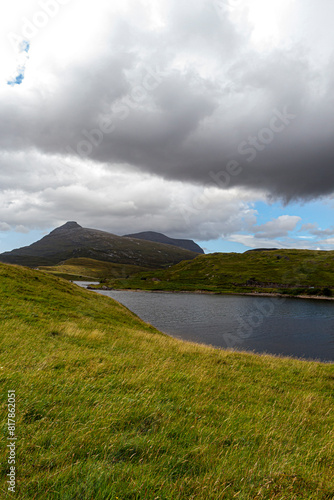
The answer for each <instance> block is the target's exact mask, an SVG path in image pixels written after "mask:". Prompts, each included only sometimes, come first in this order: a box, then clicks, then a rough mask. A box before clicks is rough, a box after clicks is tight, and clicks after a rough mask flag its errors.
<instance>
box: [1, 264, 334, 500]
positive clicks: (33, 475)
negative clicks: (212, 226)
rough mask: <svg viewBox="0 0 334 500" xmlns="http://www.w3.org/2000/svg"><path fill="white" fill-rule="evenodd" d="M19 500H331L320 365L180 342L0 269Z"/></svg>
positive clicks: (37, 279)
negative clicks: (14, 402)
mask: <svg viewBox="0 0 334 500" xmlns="http://www.w3.org/2000/svg"><path fill="white" fill-rule="evenodd" d="M0 293H1V303H0V314H1V324H0V334H1V344H0V349H1V368H0V383H1V422H2V427H1V434H0V436H1V452H2V457H1V469H0V471H1V485H0V491H1V498H6V490H5V480H6V473H7V472H8V469H7V464H6V456H7V455H6V452H5V449H6V448H5V447H6V444H7V435H8V432H7V427H6V415H7V407H6V399H7V390H9V389H15V390H16V397H17V410H16V411H17V417H16V419H17V421H16V424H17V433H16V434H17V436H18V441H17V451H18V457H17V466H18V493H16V497H17V498H20V500H21V499H22V500H24V499H31V498H35V499H46V498H47V499H48V500H49V499H61V500H70V499H73V500H74V499H77V498H80V499H83V500H85V499H87V500H88V499H94V500H95V499H96V500H100V499H101V500H102V499H103V500H108V499H117V498H118V499H119V500H130V499H145V500H153V499H159V500H163V499H171V500H172V499H173V500H175V499H176V500H177V499H184V500H189V499H205V500H210V499H211V500H219V499H223V498H224V499H225V498H226V499H232V498H238V499H258V500H259V499H272V500H273V499H276V500H282V499H303V500H308V499H317V500H319V499H322V500H325V499H328V500H329V499H332V498H333V496H334V479H333V477H334V467H333V463H334V460H333V459H334V456H333V455H334V453H333V451H334V450H333V446H334V439H333V438H334V436H333V429H334V425H333V424H334V416H333V384H334V369H333V366H332V365H325V364H321V363H315V362H305V361H298V360H292V359H291V360H289V359H279V358H274V357H270V356H257V355H252V354H243V353H233V352H227V351H219V350H217V349H213V348H210V347H204V346H199V345H195V344H191V343H183V342H181V341H177V340H174V339H171V338H169V337H167V336H166V335H163V334H161V333H159V332H158V331H156V330H155V329H153V328H152V327H150V326H148V325H147V324H145V323H143V322H142V321H140V320H139V319H138V318H137V317H135V316H134V315H133V314H131V313H130V312H129V311H128V310H126V309H125V308H124V307H123V306H121V305H119V304H117V303H116V302H114V301H112V300H111V299H109V298H107V297H103V296H99V295H97V294H94V293H92V292H88V291H86V290H83V289H79V288H78V287H76V286H75V285H72V284H70V283H67V282H65V281H63V280H61V279H58V278H55V277H53V276H49V275H47V274H44V273H41V272H37V271H32V270H28V269H23V268H18V267H15V266H5V265H0Z"/></svg>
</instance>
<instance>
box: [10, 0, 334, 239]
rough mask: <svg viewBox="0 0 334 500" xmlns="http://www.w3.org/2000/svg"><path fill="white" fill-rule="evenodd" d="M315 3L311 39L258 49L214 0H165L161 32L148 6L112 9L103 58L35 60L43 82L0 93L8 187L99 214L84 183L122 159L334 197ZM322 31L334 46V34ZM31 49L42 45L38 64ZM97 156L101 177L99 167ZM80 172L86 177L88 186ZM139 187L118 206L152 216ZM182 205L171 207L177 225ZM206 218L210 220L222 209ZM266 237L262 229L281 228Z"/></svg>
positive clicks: (328, 64) (136, 167) (130, 168)
mask: <svg viewBox="0 0 334 500" xmlns="http://www.w3.org/2000/svg"><path fill="white" fill-rule="evenodd" d="M297 3H298V6H299V7H300V8H302V4H301V2H297ZM307 5H308V7H307V8H308V11H307V12H308V20H309V22H310V23H311V27H312V29H311V28H310V32H311V33H312V37H311V39H312V43H313V45H312V46H308V45H307V43H304V42H305V37H306V38H307V31H306V33H305V37H304V39H303V37H302V38H301V39H300V40H301V41H298V42H296V43H295V42H294V41H293V40H292V41H291V40H290V41H289V40H288V41H286V43H285V40H284V43H283V42H282V44H280V45H279V46H278V47H276V48H271V47H268V49H266V48H263V50H262V51H259V50H255V48H254V47H253V46H252V44H251V42H250V39H251V35H252V33H251V30H250V29H249V27H248V28H247V23H246V22H241V23H239V24H238V23H236V22H234V18H233V16H232V15H231V13H229V10H228V9H221V10H220V12H219V15H218V14H217V9H216V10H215V9H214V8H212V4H211V3H210V2H208V1H206V2H204V1H203V2H198V3H196V4H194V3H193V2H181V3H180V2H178V3H176V2H174V1H170V2H166V3H164V2H163V3H162V4H161V9H162V10H161V12H162V14H161V19H160V21H159V22H157V27H153V28H148V25H149V20H148V18H149V16H148V13H147V12H145V9H143V8H141V9H139V10H136V9H135V8H134V10H133V12H132V15H128V13H127V14H124V15H121V14H118V16H117V17H116V18H115V19H112V16H109V17H107V20H106V25H108V23H109V27H107V28H106V27H105V26H104V27H103V29H104V35H103V37H102V38H100V39H99V45H98V46H97V47H96V50H94V51H93V52H94V54H93V55H92V53H91V50H90V49H91V48H89V50H88V47H86V48H85V47H83V49H82V50H83V52H84V51H85V50H86V49H87V57H86V58H85V57H82V56H81V57H78V59H77V60H74V59H73V58H72V59H70V60H67V59H66V58H65V59H64V61H63V60H62V59H61V58H54V59H52V58H51V59H50V61H48V62H47V64H46V67H43V68H42V67H41V66H40V67H39V68H40V70H41V71H42V72H43V71H44V72H45V75H46V76H45V78H44V79H43V78H42V76H43V75H44V73H43V74H42V73H41V75H38V77H35V83H34V85H33V86H32V87H29V81H31V80H29V78H31V76H30V77H29V74H28V73H29V72H28V73H27V75H28V76H27V78H26V79H25V81H24V84H27V87H26V90H25V86H24V85H21V86H20V89H18V88H15V89H14V88H13V89H12V88H8V89H7V90H6V92H5V93H2V94H1V95H0V113H1V116H2V120H1V123H0V148H1V151H2V154H1V157H0V167H1V171H0V180H1V181H2V186H3V189H4V190H6V189H7V190H11V192H12V193H15V190H16V191H17V192H25V193H28V195H29V196H33V193H34V196H35V199H37V198H38V200H39V203H44V204H45V203H55V206H56V201H55V200H56V199H57V200H58V202H57V204H58V207H62V208H61V210H63V212H64V215H65V213H67V211H69V210H70V209H71V207H72V206H73V205H74V204H75V203H76V204H77V206H78V207H79V206H80V207H81V206H82V204H83V203H84V200H86V203H87V200H88V199H89V204H90V209H91V210H94V207H95V208H96V214H95V215H96V216H97V215H98V213H100V212H101V204H97V205H96V206H95V205H94V197H93V196H89V195H88V191H87V189H88V186H87V183H86V179H91V182H92V183H95V184H90V186H92V185H94V190H95V191H98V190H100V189H102V190H104V189H105V187H106V186H107V185H108V182H110V183H112V182H113V180H112V175H111V174H113V172H115V171H116V170H117V169H120V168H122V169H123V170H124V172H128V179H131V176H132V175H133V178H135V179H138V175H139V174H140V173H142V175H146V174H149V175H152V176H153V177H154V179H157V178H158V177H162V178H164V179H166V180H167V181H181V182H184V183H185V184H186V183H187V184H197V185H199V186H204V187H205V186H211V187H215V186H216V187H218V188H220V189H221V190H223V191H226V190H227V189H230V190H231V188H238V189H241V190H243V193H245V192H246V191H247V190H250V191H252V190H253V191H254V190H258V191H259V190H260V191H262V192H264V193H266V194H267V195H268V196H271V197H278V198H282V199H284V200H285V201H289V200H292V199H298V198H300V199H311V198H315V197H319V196H323V195H328V194H331V193H332V192H333V190H334V169H333V164H334V147H333V135H334V114H333V103H334V91H333V88H334V71H333V64H332V62H333V59H331V54H330V50H329V49H328V50H327V53H326V54H323V56H322V59H321V61H320V60H319V59H318V58H317V57H316V55H315V54H316V50H315V49H316V45H315V43H316V42H314V40H316V38H315V34H316V33H320V32H321V25H322V24H321V23H324V26H325V28H326V33H328V32H329V30H330V29H331V28H330V26H329V25H328V19H327V17H326V15H324V10H325V9H326V8H327V7H325V8H324V9H323V10H322V15H321V16H320V18H318V20H317V21H316V25H313V24H312V13H313V11H314V8H313V7H312V5H311V4H307ZM324 5H326V6H327V5H329V4H327V2H325V3H324ZM317 8H318V7H317ZM319 9H320V8H319ZM296 12H299V10H297V11H296ZM296 15H297V14H296ZM303 15H307V14H305V13H304V14H303ZM245 16H246V14H245ZM326 19H327V20H326ZM287 22H288V21H287ZM159 23H160V24H159ZM317 23H318V24H317ZM88 27H89V23H88V24H87V28H88ZM307 29H308V28H307ZM326 36H327V38H326V46H327V47H330V45H329V44H328V41H329V39H331V35H326ZM328 37H330V38H328ZM101 39H103V43H101ZM324 40H325V38H323V39H321V40H320V41H319V44H320V45H321V47H324V43H323V41H324ZM33 46H34V42H33V41H32V43H31V51H30V53H31V54H32V56H31V58H32V59H33ZM39 78H40V80H39ZM18 90H20V91H19V92H18ZM74 163H75V164H76V166H75V167H74V166H73V165H74ZM78 165H81V167H78ZM96 165H100V168H99V175H100V177H99V180H97V178H94V176H93V177H92V178H91V177H90V174H89V172H90V169H96V168H97V167H96ZM80 169H81V170H80ZM117 171H118V170H117ZM13 172H15V176H13V175H11V174H12V173H13ZM80 172H81V174H80ZM80 175H81V176H86V177H85V179H84V181H83V182H82V179H81V180H80V181H79V179H80ZM110 176H111V177H110ZM148 178H149V177H148ZM154 182H156V181H154ZM78 185H79V187H78ZM73 186H77V188H74V187H73ZM80 186H81V187H80ZM82 186H84V188H82ZM110 189H111V188H110ZM189 189H190V188H189ZM71 190H72V191H71ZM85 190H86V191H85ZM70 191H71V193H72V194H71V196H72V199H71V196H70V194H69V193H70ZM113 192H114V191H113ZM55 193H56V195H55ZM131 193H132V194H131V195H132V196H133V200H134V201H133V204H132V205H131V203H128V204H127V205H126V204H123V205H122V204H120V205H119V207H118V208H119V210H120V212H122V213H123V214H125V215H129V214H131V213H133V212H134V211H135V210H136V209H137V215H138V214H139V213H140V210H143V214H142V215H143V217H144V216H146V215H145V214H148V213H149V212H150V210H151V211H152V210H154V207H153V208H152V206H150V207H146V208H145V207H144V205H143V203H142V202H141V203H139V202H138V204H139V205H140V207H141V208H140V210H139V209H138V204H137V205H136V200H137V195H136V194H135V191H134V190H133V191H131ZM140 193H141V195H142V192H140ZM189 193H190V190H189ZM28 195H27V196H28ZM29 196H28V198H24V200H25V202H24V203H25V204H23V205H22V206H21V207H20V210H19V212H20V213H21V214H22V217H23V219H24V220H28V218H29V217H30V218H32V217H34V216H36V217H37V215H36V213H37V212H38V206H36V205H34V202H33V200H32V198H31V197H29ZM145 196H147V191H145ZM187 196H188V195H187ZM196 196H197V194H196ZM189 197H190V195H189V196H188V198H187V203H190V201H191V200H190V198H189ZM167 198H168V202H167V201H166V204H167V205H168V203H170V197H169V196H168V197H167ZM6 199H7V198H6ZM13 199H14V194H13ZM28 199H29V201H27V200H28ZM180 200H181V198H179V201H178V204H179V205H178V206H179V207H180V203H181V201H180ZM189 200H190V201H189ZM210 200H211V198H210ZM6 202H8V203H9V202H10V200H7V201H6ZM120 203H121V202H120ZM156 203H157V204H156V205H155V209H156V210H158V211H159V210H160V209H161V213H163V212H164V211H165V212H164V213H167V212H168V210H167V208H166V206H167V205H165V202H163V203H162V204H161V203H158V201H157V202H156ZM208 203H209V202H208ZM210 203H211V202H210ZM210 203H209V204H210ZM228 203H229V202H227V204H228ZM153 205H154V203H153ZM190 205H191V203H190ZM218 206H219V204H218ZM224 206H226V205H224ZM157 207H159V209H158V208H157ZM216 209H217V205H215V210H216ZM112 210H114V213H116V212H117V209H116V206H113V207H112ZM178 210H179V208H178ZM205 210H208V209H207V206H205ZM84 211H85V209H84ZM204 212H205V211H203V214H204ZM208 213H209V212H208V211H207V212H206V216H208ZM24 214H25V215H24ZM176 214H177V211H173V210H172V211H171V215H172V217H173V220H174V228H175V231H176V232H177V231H178V230H180V232H181V231H182V230H184V226H182V228H181V226H180V227H178V226H177V224H176V222H175V221H176V220H177V215H176ZM210 214H211V215H210V217H211V218H212V217H213V218H214V210H212V213H211V212H210ZM28 216H29V217H28ZM101 216H102V215H101ZM201 217H202V215H201ZM203 217H204V215H203ZM14 219H15V218H13V220H14ZM195 219H196V221H197V222H196V224H197V223H198V216H197V215H196V217H194V221H195ZM161 220H162V217H161ZM211 220H212V219H211ZM194 223H195V222H194ZM224 224H225V225H224ZM224 224H223V225H220V224H218V223H217V225H216V226H215V227H214V228H211V229H207V228H205V229H204V226H203V229H202V230H201V236H203V239H204V236H210V237H212V236H213V235H219V232H220V231H222V230H223V231H224V230H225V229H226V227H227V225H229V224H230V222H228V223H227V221H225V222H224ZM226 224H227V225H226ZM146 228H147V226H146V227H143V229H146ZM224 228H225V229H224ZM239 228H241V225H240V224H239ZM129 229H130V230H131V229H132V228H129ZM138 229H139V228H138ZM264 229H268V230H269V229H270V228H268V227H267V228H264ZM226 231H227V229H226ZM278 231H281V233H279V234H283V233H284V231H285V229H284V228H280V229H278ZM121 232H122V231H121ZM123 232H124V231H123ZM189 233H191V231H189ZM267 233H268V232H267V231H264V233H263V235H262V236H261V234H262V233H261V232H260V233H258V234H257V237H264V235H266V237H267V236H268V237H273V235H272V234H269V233H268V234H267ZM275 234H276V233H275ZM284 234H285V233H284ZM319 235H320V234H319ZM324 236H325V235H324ZM215 237H216V236H215Z"/></svg>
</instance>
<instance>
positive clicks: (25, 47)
mask: <svg viewBox="0 0 334 500" xmlns="http://www.w3.org/2000/svg"><path fill="white" fill-rule="evenodd" d="M29 50H30V42H28V41H27V40H23V41H22V42H21V43H20V46H19V57H18V67H17V69H16V74H15V76H13V78H11V79H9V80H8V81H7V85H10V86H11V87H14V86H15V85H21V84H22V82H23V80H24V74H25V69H26V64H27V60H28V59H29V55H28V54H29Z"/></svg>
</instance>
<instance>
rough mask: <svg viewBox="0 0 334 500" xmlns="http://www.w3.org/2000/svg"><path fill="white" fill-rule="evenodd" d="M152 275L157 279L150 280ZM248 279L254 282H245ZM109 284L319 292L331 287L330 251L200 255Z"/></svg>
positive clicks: (333, 267) (332, 261)
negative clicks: (285, 286)
mask: <svg viewBox="0 0 334 500" xmlns="http://www.w3.org/2000/svg"><path fill="white" fill-rule="evenodd" d="M152 278H156V279H159V280H160V281H152ZM251 279H255V281H256V282H257V283H258V284H247V281H248V280H251ZM110 285H111V286H115V287H118V288H142V289H146V290H152V289H156V290H207V291H213V292H231V291H232V292H253V291H263V292H282V293H290V294H294V293H309V294H319V293H321V291H322V289H323V288H324V287H329V288H334V251H332V252H321V251H311V250H278V251H270V252H268V251H267V252H266V251H264V252H249V253H244V254H237V253H217V254H209V255H200V256H198V257H196V259H194V260H192V261H183V262H180V263H179V264H176V265H175V266H173V267H170V268H169V269H167V270H158V271H154V272H152V271H151V272H149V273H144V274H141V275H138V277H137V276H136V277H134V278H131V279H130V280H126V279H122V280H117V281H110ZM283 285H287V286H288V288H284V286H283ZM308 287H314V289H309V288H308Z"/></svg>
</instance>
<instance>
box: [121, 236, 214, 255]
mask: <svg viewBox="0 0 334 500" xmlns="http://www.w3.org/2000/svg"><path fill="white" fill-rule="evenodd" d="M124 238H136V239H140V240H145V241H155V242H156V243H165V244H167V245H173V246H176V247H179V248H185V249H186V250H190V251H191V252H196V253H199V254H204V250H203V249H202V248H201V247H200V246H199V245H197V243H195V242H194V241H192V240H183V239H178V238H169V237H168V236H166V235H164V234H162V233H156V232H155V231H143V232H141V233H134V234H125V235H124Z"/></svg>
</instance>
